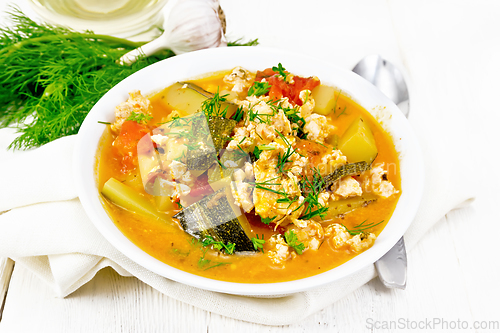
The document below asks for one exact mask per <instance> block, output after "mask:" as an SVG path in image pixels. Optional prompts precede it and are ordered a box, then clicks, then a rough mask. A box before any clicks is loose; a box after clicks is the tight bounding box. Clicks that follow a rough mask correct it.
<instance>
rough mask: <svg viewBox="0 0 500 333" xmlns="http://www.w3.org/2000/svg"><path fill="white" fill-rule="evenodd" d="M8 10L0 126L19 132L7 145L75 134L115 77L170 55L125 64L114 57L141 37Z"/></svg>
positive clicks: (0, 57) (0, 56)
mask: <svg viewBox="0 0 500 333" xmlns="http://www.w3.org/2000/svg"><path fill="white" fill-rule="evenodd" d="M9 15H10V21H11V24H9V25H10V26H11V27H10V28H6V27H2V28H0V82H2V84H1V85H0V128H2V127H7V126H9V125H16V126H17V128H18V131H19V132H20V135H19V136H18V137H17V138H16V139H15V140H14V141H13V142H12V143H11V144H10V146H9V148H12V149H28V148H34V147H39V146H41V145H44V144H46V143H48V142H50V141H53V140H55V139H58V138H60V137H63V136H66V135H71V134H76V133H77V132H78V130H79V128H80V126H81V124H82V122H83V120H84V119H85V117H86V116H87V114H88V112H89V111H90V109H92V107H93V106H94V104H95V103H96V102H97V101H98V100H99V99H100V98H101V97H102V96H103V95H104V94H105V93H106V92H107V91H108V90H110V89H111V88H112V87H113V86H115V85H116V84H117V83H118V82H120V81H122V80H123V79H124V78H126V77H128V76H130V75H131V74H133V73H135V72H137V71H138V70H140V69H142V68H144V67H146V66H149V65H151V64H153V63H156V62H158V61H160V60H163V59H166V58H169V57H172V56H174V53H173V52H172V51H170V50H164V51H161V52H159V53H156V54H155V55H153V56H149V57H142V58H140V59H138V60H137V61H136V62H135V63H133V64H131V65H130V66H124V65H120V64H118V63H117V60H118V59H120V57H121V56H122V55H124V54H125V53H127V52H129V51H131V50H133V49H135V48H137V47H139V46H141V45H143V44H144V43H145V42H132V41H129V40H127V39H122V38H117V37H112V36H107V35H99V34H94V33H92V32H85V33H79V32H75V31H72V30H69V29H66V28H63V27H58V26H52V25H46V24H38V23H36V22H34V21H33V20H31V19H29V18H28V17H27V16H25V15H24V14H23V13H22V12H21V11H20V10H19V9H18V8H16V7H12V8H11V10H10V13H9ZM228 44H229V45H231V46H240V45H257V44H258V41H257V40H251V41H249V42H247V43H241V42H239V41H236V42H230V43H228Z"/></svg>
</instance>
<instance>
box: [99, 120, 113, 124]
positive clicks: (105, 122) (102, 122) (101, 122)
mask: <svg viewBox="0 0 500 333" xmlns="http://www.w3.org/2000/svg"><path fill="white" fill-rule="evenodd" d="M97 123H99V124H104V125H111V123H110V122H107V121H100V120H99V121H98V122H97Z"/></svg>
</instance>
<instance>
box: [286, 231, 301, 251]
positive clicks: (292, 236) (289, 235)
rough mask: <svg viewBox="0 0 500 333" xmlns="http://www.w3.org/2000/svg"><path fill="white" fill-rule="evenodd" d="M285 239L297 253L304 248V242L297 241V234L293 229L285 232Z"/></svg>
mask: <svg viewBox="0 0 500 333" xmlns="http://www.w3.org/2000/svg"><path fill="white" fill-rule="evenodd" d="M285 241H286V243H287V244H288V246H290V247H292V248H293V249H294V250H295V252H297V254H302V252H303V251H304V249H305V246H304V244H303V243H299V240H298V238H297V234H296V233H295V232H294V231H293V230H288V231H287V232H285Z"/></svg>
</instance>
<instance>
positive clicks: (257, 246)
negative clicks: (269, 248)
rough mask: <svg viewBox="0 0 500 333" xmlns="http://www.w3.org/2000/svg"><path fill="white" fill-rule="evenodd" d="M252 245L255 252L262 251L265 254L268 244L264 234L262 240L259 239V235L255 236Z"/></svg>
mask: <svg viewBox="0 0 500 333" xmlns="http://www.w3.org/2000/svg"><path fill="white" fill-rule="evenodd" d="M252 243H253V247H254V248H255V250H257V251H259V249H260V250H261V251H262V253H264V244H265V243H266V241H265V240H264V234H262V238H259V235H257V234H255V237H252Z"/></svg>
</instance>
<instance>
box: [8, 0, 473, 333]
mask: <svg viewBox="0 0 500 333" xmlns="http://www.w3.org/2000/svg"><path fill="white" fill-rule="evenodd" d="M224 3H225V4H226V5H227V7H224V8H225V9H227V10H226V14H227V17H228V19H231V18H232V17H234V18H235V19H236V18H238V20H241V22H240V23H239V24H240V25H239V30H238V31H237V32H236V33H235V36H236V37H239V36H248V37H261V40H260V41H261V44H262V45H263V46H273V45H274V46H280V47H283V48H290V49H291V48H293V47H295V45H296V43H295V42H296V37H297V36H294V34H286V35H283V36H280V37H279V38H278V37H277V35H276V34H266V26H265V25H255V22H256V21H255V17H256V16H255V15H253V14H252V10H253V7H254V4H253V3H252V5H251V6H250V5H248V6H249V7H248V6H247V7H245V13H247V12H248V13H249V14H248V15H247V16H248V17H247V16H245V17H241V15H240V16H238V12H241V10H242V7H241V6H244V3H243V2H239V1H238V2H237V3H238V5H236V4H234V5H232V6H233V7H231V5H230V2H229V1H227V2H224ZM263 3H264V2H263ZM265 3H266V4H268V5H269V6H272V5H273V4H272V2H268V1H265ZM364 3H365V6H364V7H362V8H357V9H360V10H359V11H358V12H357V15H356V18H357V21H355V22H351V21H350V20H351V18H352V16H349V15H347V14H348V11H347V9H346V8H347V7H346V6H348V5H347V4H346V3H345V2H342V4H343V7H342V6H336V7H335V8H337V9H338V10H337V11H336V12H335V15H334V17H333V18H332V17H331V13H327V12H322V13H317V12H316V13H312V11H313V8H314V7H313V6H310V7H307V6H305V7H304V10H305V14H307V13H309V14H311V15H313V14H314V15H319V16H318V20H317V22H320V23H321V25H322V26H324V27H329V28H331V30H330V31H339V32H341V33H339V34H335V36H334V38H335V43H332V45H333V46H328V45H327V44H321V42H322V41H324V40H325V36H321V35H318V36H316V35H312V34H307V32H306V31H305V30H304V36H307V38H308V39H305V38H304V39H303V42H308V45H316V48H309V49H307V50H306V49H304V50H303V51H305V52H304V53H309V54H314V55H317V56H319V57H321V58H323V59H325V60H327V59H329V60H331V61H333V62H334V63H337V64H339V65H341V66H344V67H346V68H351V67H352V65H354V63H355V62H356V60H357V59H359V58H361V56H363V55H366V54H369V53H375V52H379V53H382V54H383V55H385V56H389V58H390V59H391V60H397V59H394V58H397V56H396V57H393V58H391V55H395V54H397V52H398V50H397V48H395V47H394V45H395V44H394V42H393V40H392V39H390V40H389V39H387V37H384V38H385V39H384V38H382V40H381V39H380V38H379V36H380V35H381V34H380V32H381V31H382V32H385V35H384V34H382V36H388V34H387V31H389V30H390V29H391V28H387V27H388V26H389V27H390V26H391V23H390V18H388V17H387V16H388V14H387V12H385V11H384V10H385V9H387V8H386V7H384V5H383V4H384V3H385V2H383V1H378V2H377V4H374V3H373V2H371V1H365V2H364ZM245 4H246V2H245ZM240 5H241V6H240ZM337 5H338V3H337ZM353 6H354V5H353ZM255 7H259V6H255ZM381 8H382V9H381ZM278 9H280V10H281V12H283V11H284V10H286V8H278ZM266 12H267V13H271V12H274V11H273V10H270V9H269V8H268V9H267V10H266ZM374 13H376V14H377V15H372V14H374ZM379 14H380V15H379ZM285 16H286V15H285ZM350 17H351V18H350ZM369 17H376V18H377V19H378V20H377V21H376V22H374V23H376V24H374V25H372V28H371V29H366V27H367V26H368V23H366V22H369V21H368V20H369ZM333 19H335V20H333ZM263 22H265V20H264V21H263ZM282 22H283V24H285V25H290V26H287V29H288V30H290V31H293V29H294V27H293V25H292V22H289V21H287V20H282ZM330 22H336V23H330ZM228 23H229V27H231V22H228ZM320 23H318V24H320ZM329 24H338V27H331V26H329ZM363 24H364V25H363ZM357 25H359V26H360V27H362V26H364V27H365V28H364V29H357V28H356V27H357ZM401 26H403V24H402V25H401ZM381 27H385V28H381ZM247 28H248V31H245V29H247ZM313 28H314V27H313ZM334 28H336V29H334ZM342 28H345V29H342ZM386 28H387V29H386ZM256 29H257V30H256ZM258 29H260V31H259V30H258ZM300 29H303V26H301V28H300ZM304 29H306V28H304ZM351 29H352V30H351ZM356 29H357V30H356ZM384 29H386V30H384ZM284 30H286V29H284ZM431 30H432V29H429V30H428V31H429V32H431ZM282 31H283V30H282ZM307 31H310V30H307ZM377 33H379V34H377ZM408 35H409V34H407V35H406V36H408ZM273 36H274V37H273ZM304 36H303V37H304ZM299 37H300V36H299ZM403 37H404V36H403ZM418 37H420V38H415V41H416V42H415V43H413V44H411V43H410V42H408V41H405V42H406V44H408V45H407V50H410V51H414V50H417V49H418V50H420V47H421V46H424V47H425V46H426V45H425V44H424V43H423V42H422V41H425V40H427V39H429V40H435V41H437V40H438V38H437V37H436V38H434V39H433V38H432V37H433V36H432V35H427V36H426V35H422V36H418ZM273 38H274V39H273ZM377 38H379V39H377ZM391 38H393V36H392V37H391ZM439 40H441V39H439ZM419 41H420V42H421V43H420V44H419ZM403 44H404V43H403ZM340 45H342V47H340ZM428 59H429V57H428V54H422V53H418V52H414V53H413V54H406V57H405V59H404V60H405V65H406V66H407V69H408V71H409V73H410V78H411V80H412V82H410V87H411V88H412V89H411V111H410V113H411V117H410V121H411V123H412V125H413V127H414V129H415V131H416V133H417V135H418V136H419V138H420V142H421V146H422V149H423V151H424V158H425V165H426V170H425V173H426V181H425V190H424V197H423V201H422V204H421V207H420V209H419V211H418V214H417V216H416V218H415V220H414V222H413V224H412V225H411V227H410V229H409V230H408V231H407V233H406V234H405V240H406V246H407V250H409V251H410V250H411V249H412V248H413V247H414V245H415V244H416V243H417V241H418V240H419V239H420V238H421V237H422V236H423V235H424V233H425V232H426V231H427V230H428V229H429V228H430V227H431V226H432V225H433V224H434V223H436V222H437V221H439V220H440V219H441V218H442V217H443V216H444V215H445V214H446V213H447V212H449V211H450V210H452V209H454V208H457V207H459V206H461V205H463V204H465V203H467V202H469V201H470V200H471V198H472V197H473V191H472V190H471V186H470V184H468V183H467V181H468V180H469V179H470V177H467V175H468V171H467V170H465V169H464V167H465V165H464V163H461V164H459V162H460V161H459V160H460V156H462V154H461V152H463V151H464V150H469V151H470V149H468V148H469V146H470V144H467V142H466V138H465V137H464V136H463V135H462V131H461V129H462V128H464V126H463V124H462V123H460V119H457V118H456V117H452V116H453V112H454V111H455V110H453V109H451V108H450V107H449V106H448V107H447V106H446V105H444V104H443V103H444V102H442V101H441V100H442V99H441V97H442V96H443V95H446V92H443V91H442V90H439V89H436V87H437V88H439V87H440V86H437V85H436V82H437V80H436V77H439V69H438V65H439V64H438V63H435V64H431V65H434V66H429V63H427V62H426V60H428ZM430 78H434V79H432V80H430ZM448 81H452V78H451V77H449V78H448ZM14 137H15V134H14V131H13V130H12V129H3V130H0V212H2V211H6V210H9V211H8V212H6V213H4V214H2V215H0V257H10V258H12V259H14V260H15V261H16V264H17V265H23V266H25V267H26V268H28V269H29V270H30V271H32V272H33V273H34V274H36V275H37V276H38V277H40V278H41V279H43V280H44V281H45V282H46V283H47V284H49V285H50V286H51V287H52V288H53V289H54V291H55V293H56V294H57V295H58V296H61V297H64V296H66V295H68V294H70V293H72V292H73V291H75V290H76V289H78V288H79V287H80V286H81V285H83V284H84V283H86V282H87V281H89V280H90V279H92V278H93V276H94V275H95V274H96V273H97V272H98V271H99V270H100V269H102V268H103V267H106V266H111V267H113V268H114V269H115V270H116V271H117V272H118V273H119V274H121V275H124V276H132V275H133V276H136V277H137V278H138V279H140V280H141V281H143V282H145V283H147V284H148V285H150V286H152V287H153V288H155V289H157V290H159V291H160V292H162V293H164V294H165V295H168V296H170V297H173V298H175V299H178V300H181V301H183V302H186V303H189V304H191V305H194V306H197V307H199V308H202V309H204V310H207V311H211V312H214V313H218V314H222V315H225V316H229V317H233V318H236V319H241V320H245V321H251V322H256V323H262V324H268V325H283V324H290V323H296V322H299V321H301V320H302V319H304V318H305V317H307V316H309V315H311V314H312V313H314V312H316V311H318V310H320V309H322V308H324V307H326V306H328V305H330V304H332V303H334V302H335V301H337V300H338V299H340V298H342V297H343V296H345V295H347V294H349V293H351V292H352V291H353V290H355V289H356V288H358V287H360V286H362V285H363V284H365V283H367V282H368V281H370V280H371V279H373V278H374V277H375V276H376V272H375V269H374V266H373V265H371V266H369V267H366V268H365V269H363V270H361V271H359V272H357V273H356V274H354V275H353V276H350V277H348V278H345V279H343V280H341V281H337V282H335V283H333V284H330V285H327V286H324V287H321V288H318V289H315V290H310V291H306V292H301V293H296V294H293V295H289V296H286V297H282V298H273V299H264V298H255V297H241V296H233V295H226V294H220V293H215V292H208V291H204V290H200V289H197V288H193V287H189V286H186V285H183V284H180V283H177V282H173V281H170V280H168V279H166V278H163V277H160V276H158V275H156V274H154V273H152V272H150V271H147V270H146V269H144V268H143V267H141V266H139V265H137V264H135V263H134V262H132V261H131V260H129V259H128V258H126V257H124V256H123V255H122V254H121V253H119V252H118V251H117V250H116V249H115V248H113V247H112V246H111V245H110V244H109V243H108V242H107V241H106V240H105V239H104V238H103V237H102V236H101V235H100V234H99V232H98V231H97V230H96V229H95V228H94V226H93V224H92V223H91V221H89V220H88V218H87V217H86V215H85V213H84V211H83V209H82V207H81V205H80V203H79V200H78V198H77V197H76V193H75V189H74V187H73V183H72V174H71V170H72V165H71V164H72V160H71V157H72V148H73V144H74V141H75V137H73V136H72V137H66V138H62V139H59V140H57V141H55V142H53V143H50V144H48V145H46V146H44V147H42V148H39V149H36V150H33V151H29V152H15V153H13V152H10V151H6V150H5V149H6V147H7V145H8V144H9V143H10V142H11V141H12V140H13V138H14ZM471 160H472V159H471ZM458 165H461V167H460V168H458V167H457V166H458Z"/></svg>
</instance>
